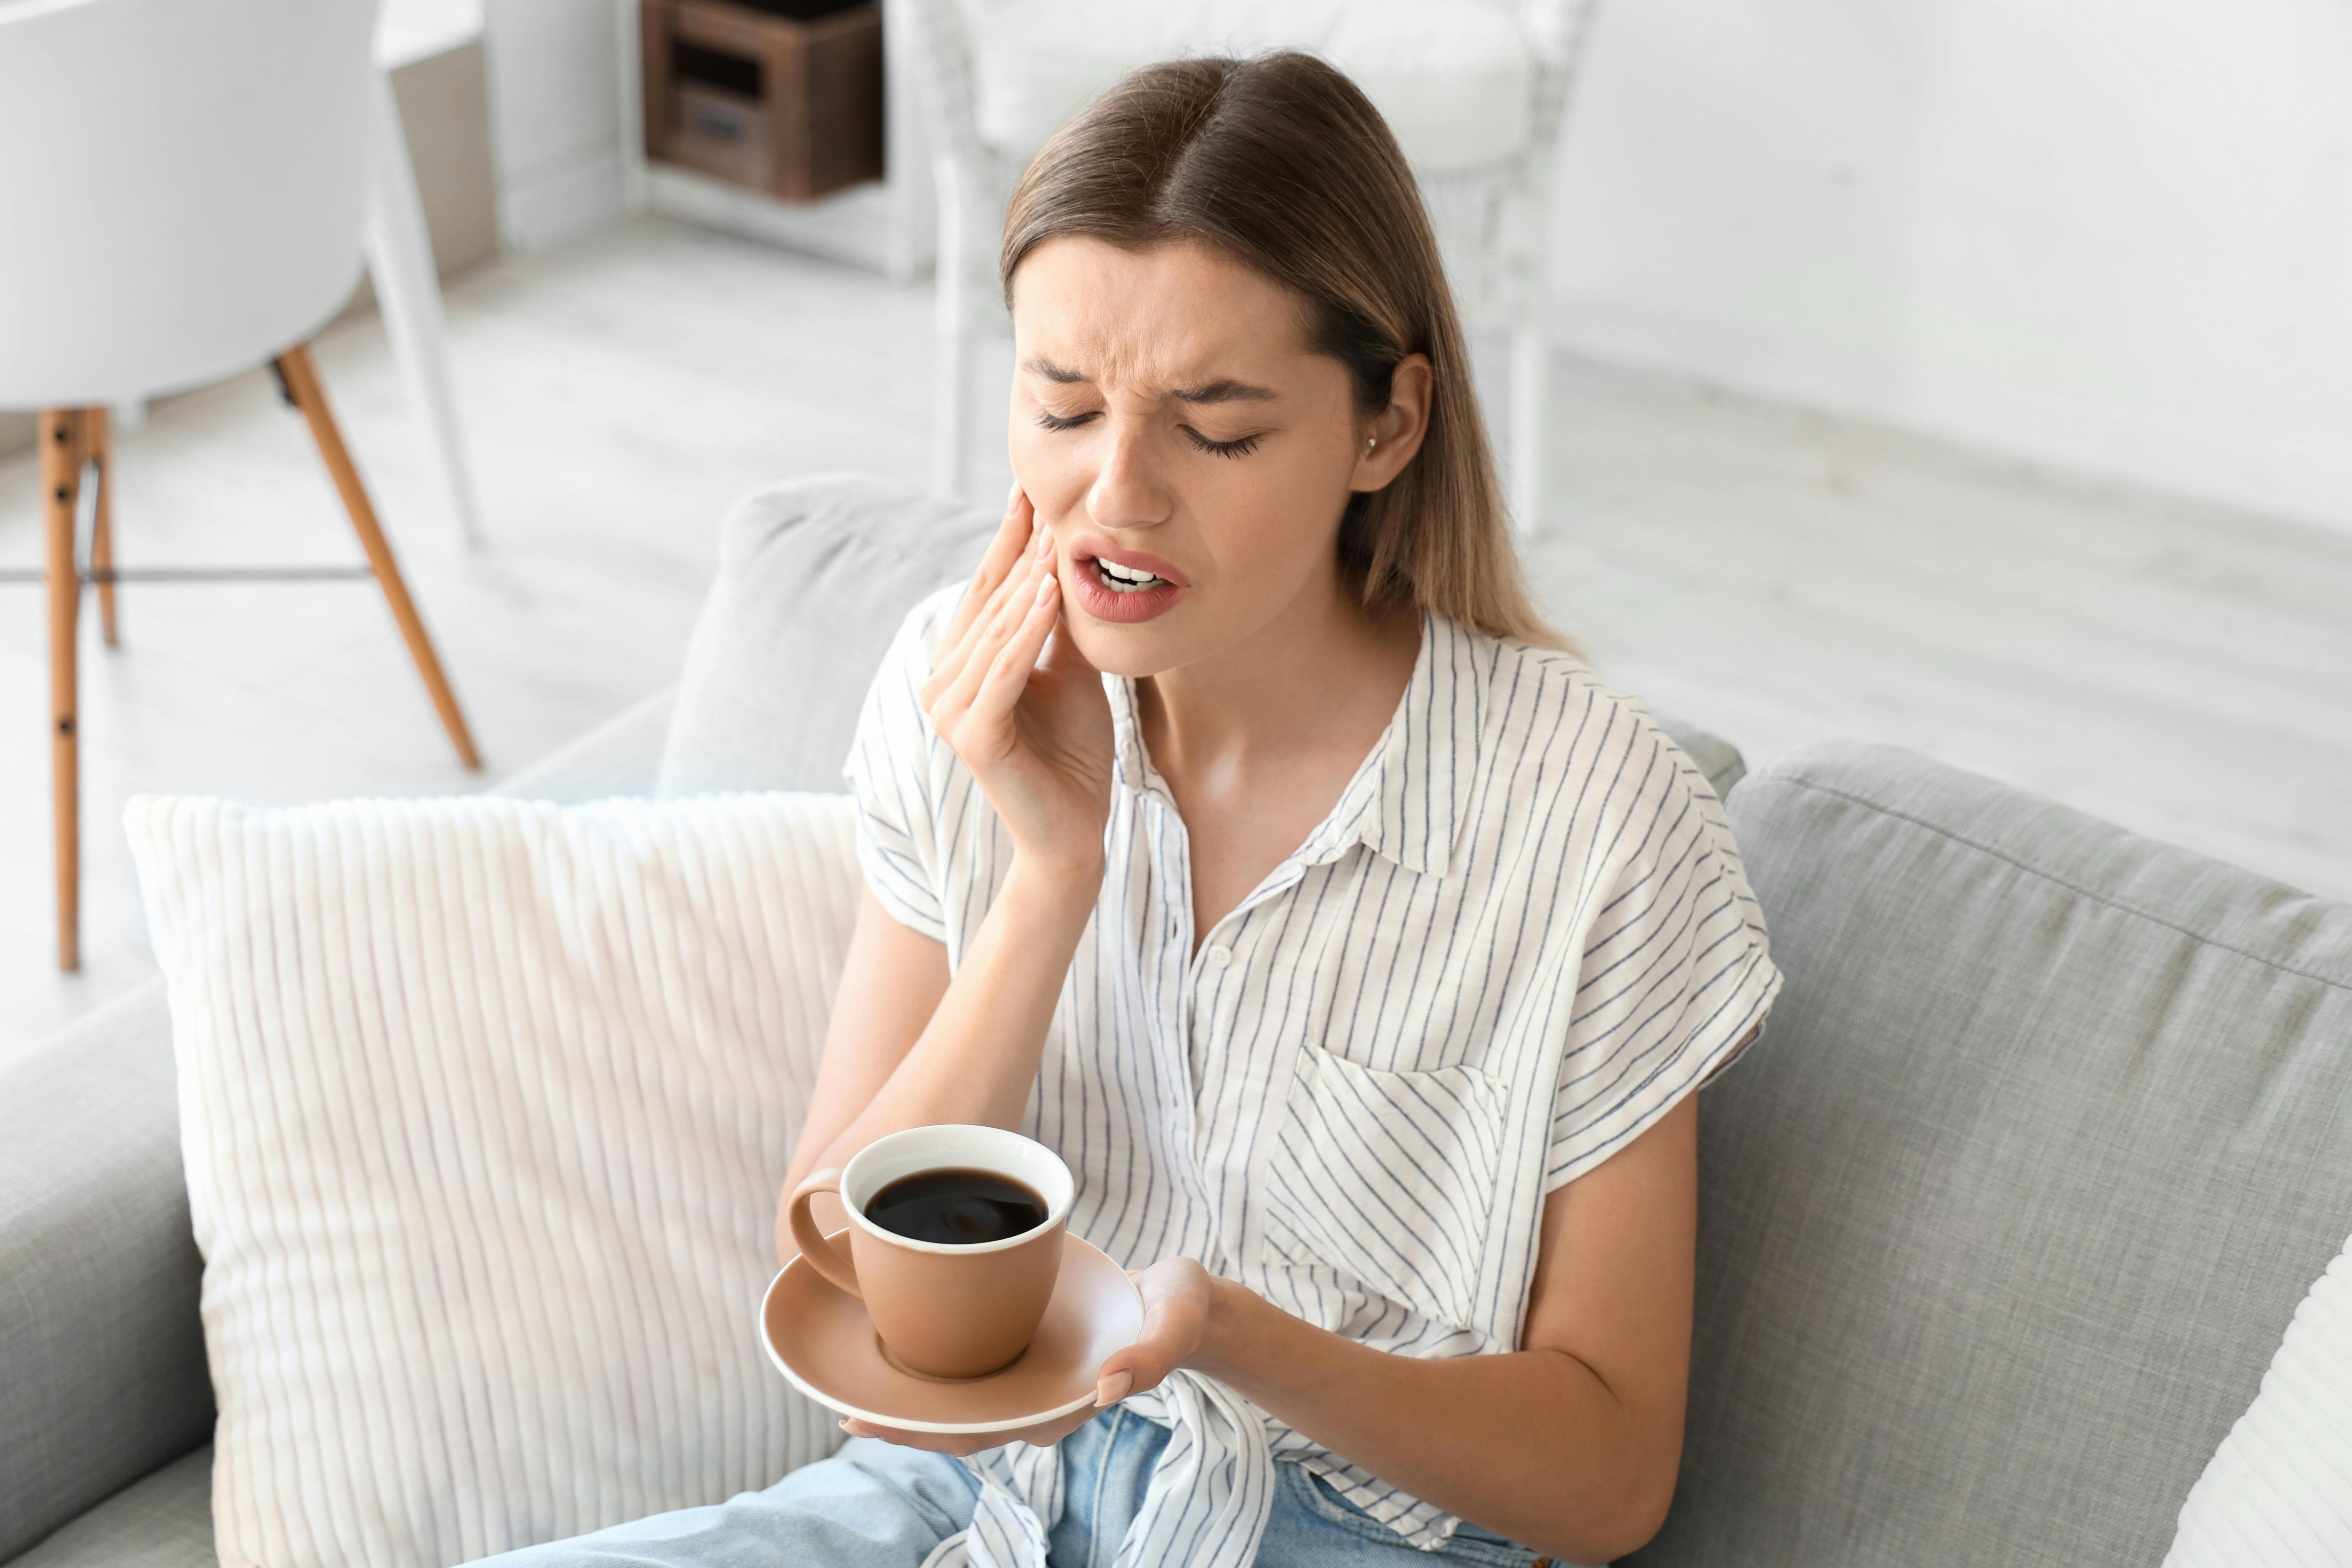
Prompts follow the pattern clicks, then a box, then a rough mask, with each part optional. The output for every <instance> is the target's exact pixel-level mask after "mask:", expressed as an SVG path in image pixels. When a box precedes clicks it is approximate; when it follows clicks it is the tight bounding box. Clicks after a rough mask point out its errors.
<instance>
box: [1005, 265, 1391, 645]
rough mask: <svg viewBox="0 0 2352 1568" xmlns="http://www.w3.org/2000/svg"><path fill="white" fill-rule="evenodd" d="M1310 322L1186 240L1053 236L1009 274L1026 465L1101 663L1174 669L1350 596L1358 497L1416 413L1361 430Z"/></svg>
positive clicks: (1289, 300) (1020, 453)
mask: <svg viewBox="0 0 2352 1568" xmlns="http://www.w3.org/2000/svg"><path fill="white" fill-rule="evenodd" d="M1302 315H1303V309H1302V304H1301V302H1300V300H1298V299H1297V296H1296V295H1293V294H1292V293H1290V292H1289V291H1288V290H1287V289H1284V288H1283V287H1282V286H1281V285H1279V284H1276V283H1275V282H1272V281H1271V280H1269V279H1266V278H1265V277H1264V276H1262V275H1260V274H1259V273H1256V272H1254V271H1252V270H1251V269H1249V268H1246V267H1244V266H1242V265H1241V264H1240V263H1238V262H1235V261H1234V260H1232V259H1230V258H1227V257H1225V256H1224V255H1223V254H1222V253H1221V252H1218V251H1215V250H1213V249H1210V248H1209V247H1205V246H1201V245H1197V244H1191V243H1183V244H1171V245H1166V246H1160V247H1154V248H1152V249H1150V250H1145V251H1127V250H1121V249H1119V248H1118V247H1115V246H1112V245H1108V244H1106V243H1104V242H1102V241H1100V240H1095V239H1083V238H1061V239H1055V240H1050V241H1048V242H1047V243H1045V244H1044V245H1042V246H1040V247H1037V248H1036V249H1035V250H1034V251H1032V252H1030V254H1029V255H1028V256H1027V257H1026V258H1024V260H1023V261H1022V263H1021V267H1020V269H1019V270H1018V271H1017V272H1016V273H1015V274H1014V275H1013V340H1014V349H1015V354H1016V366H1015V369H1014V372H1013V416H1012V455H1013V474H1014V475H1015V477H1016V478H1017V479H1019V480H1020V483H1021V488H1022V489H1023V490H1024V491H1025V492H1026V493H1027V495H1028V497H1029V499H1030V501H1031V503H1032V504H1033V505H1034V506H1035V508H1036V509H1037V519H1038V521H1039V522H1041V523H1042V524H1044V525H1045V527H1046V528H1048V529H1050V530H1051V531H1053V534H1054V541H1055V554H1056V556H1057V557H1058V559H1059V562H1060V571H1059V574H1060V576H1061V579H1062V584H1063V596H1062V602H1063V606H1064V611H1065V614H1066V617H1067V620H1068V624H1069V626H1070V629H1071V632H1072V634H1073V636H1074V637H1075V638H1076V642H1077V646H1078V651H1079V652H1081V653H1083V654H1085V655H1086V657H1087V659H1088V661H1089V662H1091V663H1092V664H1094V665H1095V666H1096V667H1097V668H1100V669H1105V670H1108V671H1111V672H1113V673H1115V674H1119V675H1129V676H1143V675H1156V674H1160V673H1161V672H1163V671H1166V670H1171V669H1175V668H1179V667H1181V666H1183V665H1187V664H1191V663H1192V662H1193V661H1195V660H1197V659H1200V658H1205V657H1208V656H1210V655H1213V654H1216V653H1218V652H1221V651H1223V650H1225V649H1229V648H1233V647H1238V646H1240V645H1242V644H1244V642H1246V641H1247V640H1249V639H1250V638H1251V637H1252V636H1253V635H1254V634H1255V633H1257V632H1258V631H1260V630H1261V629H1262V628H1264V627H1265V626H1267V625H1268V624H1269V623H1271V622H1272V621H1273V620H1274V619H1275V618H1276V617H1277V616H1281V615H1282V614H1283V613H1284V611H1285V610H1286V609H1287V608H1290V607H1291V606H1294V605H1300V604H1301V603H1302V596H1306V601H1305V602H1307V603H1315V604H1316V605H1317V607H1318V608H1321V607H1323V604H1324V603H1328V601H1322V602H1318V601H1316V600H1315V599H1314V598H1313V596H1314V595H1336V594H1338V593H1339V563H1338V541H1339V519H1340V514H1341V512H1342V511H1343V510H1344V509H1345V508H1346V505H1347V501H1348V497H1349V492H1350V491H1351V490H1355V489H1378V488H1380V486H1381V485H1384V484H1386V483H1387V482H1388V480H1389V479H1391V478H1393V477H1394V475H1395V473H1396V471H1397V470H1398V469H1399V468H1402V467H1403V464H1404V461H1405V459H1407V458H1410V457H1411V456H1412V452H1411V450H1410V448H1411V447H1415V446H1417V445H1418V442H1419V435H1420V420H1419V419H1418V417H1415V416H1414V415H1413V411H1412V410H1408V412H1407V414H1406V416H1404V417H1402V419H1400V418H1399V416H1397V415H1396V413H1395V411H1394V410H1391V412H1390V413H1389V414H1387V415H1383V416H1380V417H1377V418H1371V419H1366V418H1363V417H1360V415H1359V413H1358V411H1357V408H1356V405H1355V400H1354V398H1353V396H1352V395H1351V391H1350V388H1349V377H1348V373H1347V371H1346V369H1345V368H1344V367H1343V366H1342V365H1341V364H1340V363H1339V361H1337V360H1335V359H1333V358H1331V357H1329V356H1328V355H1327V354H1319V353H1313V352H1311V351H1310V350H1309V349H1308V348H1307V338H1306V324H1305V322H1304V321H1303V320H1302ZM1417 357H1418V356H1416V358H1417ZM1408 379H1411V378H1409V377H1405V376H1400V377H1399V381H1400V383H1402V382H1404V381H1406V380H1408ZM1407 426H1410V428H1407ZM1384 431H1387V432H1391V433H1392V434H1393V436H1394V437H1395V438H1394V439H1393V440H1392V439H1391V438H1388V437H1384V436H1383V432H1384ZM1368 439H1378V441H1379V444H1378V445H1376V446H1370V447H1368V446H1367V445H1366V443H1367V441H1368ZM1383 447H1385V448H1387V449H1386V450H1383V449H1382V448H1383Z"/></svg>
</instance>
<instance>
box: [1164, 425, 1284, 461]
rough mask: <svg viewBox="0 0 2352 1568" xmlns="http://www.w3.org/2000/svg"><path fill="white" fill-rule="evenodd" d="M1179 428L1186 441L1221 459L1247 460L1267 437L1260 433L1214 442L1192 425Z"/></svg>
mask: <svg viewBox="0 0 2352 1568" xmlns="http://www.w3.org/2000/svg"><path fill="white" fill-rule="evenodd" d="M1177 428H1178V429H1180V430H1181V431H1183V432H1184V437H1185V439H1186V440H1188V441H1190V442H1192V445H1193V446H1194V447H1197V448H1198V449H1199V450H1201V451H1203V452H1207V453H1209V454H1211V455H1212V456H1213V457H1219V458H1246V457H1248V456H1249V455H1250V454H1251V453H1252V452H1255V451H1256V450H1257V444H1258V443H1259V442H1260V441H1261V440H1264V439H1265V432H1264V431H1260V432H1258V434H1256V435H1255V436H1240V437H1235V438H1234V439H1233V440H1231V441H1212V440H1210V439H1209V438H1208V437H1206V436H1203V435H1202V434H1201V433H1200V432H1199V431H1198V430H1195V429H1193V428H1192V426H1190V425H1180V426H1177Z"/></svg>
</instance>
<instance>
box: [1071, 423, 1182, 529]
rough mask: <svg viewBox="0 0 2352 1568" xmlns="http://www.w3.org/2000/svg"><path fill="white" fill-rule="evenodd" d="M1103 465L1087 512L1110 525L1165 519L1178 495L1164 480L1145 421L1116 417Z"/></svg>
mask: <svg viewBox="0 0 2352 1568" xmlns="http://www.w3.org/2000/svg"><path fill="white" fill-rule="evenodd" d="M1108 434H1109V436H1110V439H1109V440H1108V442H1106V443H1105V444H1104V446H1103V448H1102V454H1103V457H1102V467H1101V468H1097V470H1096V471H1095V478H1094V483H1093V484H1092V485H1090V486H1089V487H1087V516H1088V517H1090V518H1092V519H1093V520H1094V521H1095V523H1096V525H1097V527H1101V528H1106V529H1126V528H1149V527H1150V526H1151V525H1152V524H1154V523H1158V522H1165V521H1168V517H1169V514H1170V513H1171V512H1172V511H1173V510H1175V498H1174V497H1173V496H1172V495H1171V494H1170V493H1169V490H1168V488H1167V486H1166V484H1165V483H1164V482H1163V481H1162V479H1161V477H1160V470H1159V466H1158V463H1157V461H1156V459H1155V455H1154V453H1153V451H1152V447H1151V434H1150V430H1149V429H1148V428H1147V427H1145V426H1144V424H1143V422H1142V421H1139V420H1126V419H1113V420H1112V421H1111V428H1110V430H1109V432H1108Z"/></svg>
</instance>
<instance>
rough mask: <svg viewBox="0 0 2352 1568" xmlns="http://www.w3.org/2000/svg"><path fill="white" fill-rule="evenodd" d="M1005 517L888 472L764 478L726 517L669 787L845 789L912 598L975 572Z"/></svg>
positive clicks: (666, 754) (666, 775) (677, 790)
mask: <svg viewBox="0 0 2352 1568" xmlns="http://www.w3.org/2000/svg"><path fill="white" fill-rule="evenodd" d="M998 521H1000V520H999V519H998V518H995V517H992V516H990V515H989V514H988V513H987V512H984V511H982V510H979V509H978V508H976V507H973V506H971V504H969V503H968V502H964V501H960V500H942V499H940V497H937V496H927V495H924V494H922V493H920V492H919V491H917V490H913V489H908V488H907V487H906V486H903V485H898V484H893V483H891V482H890V481H888V480H887V479H865V478H857V477H845V476H830V477H826V478H821V479H799V480H794V481H793V482H791V483H787V484H780V485H772V486H771V487H769V488H768V489H763V490H758V491H754V492H753V493H752V494H751V495H749V496H747V497H745V498H744V499H743V500H742V501H740V503H738V504H737V506H736V508H735V510H734V511H733V512H732V513H731V514H730V516H729V517H728V519H727V521H726V522H725V523H723V524H722V525H720V530H719V576H718V580H717V581H716V582H715V583H713V584H711V589H710V597H709V599H708V600H707V601H706V602H705V603H704V605H703V608H702V616H701V618H700V619H699V620H698V621H697V622H696V623H695V627H694V640H693V641H692V643H691V644H690V645H689V646H688V648H687V655H686V672H685V674H684V675H683V676H682V677H680V679H679V681H678V689H677V711H676V713H675V714H674V715H673V717H672V718H671V720H670V728H669V738H668V740H667V743H666V744H665V745H664V747H663V749H662V763H661V773H660V775H659V778H658V780H657V781H656V784H655V790H654V793H655V794H656V795H700V794H704V793H707V792H712V791H719V790H738V789H797V790H830V791H835V792H838V791H840V790H842V789H843V788H844V787H845V785H844V783H843V780H842V776H841V766H842V763H844V762H845V761H846V760H847V758H848V756H849V742H850V741H851V739H852V737H853V736H855V734H856V731H857V715H858V710H860V709H861V708H863V707H864V706H865V702H866V687H867V686H868V685H870V684H871V683H872V681H873V679H874V671H875V669H876V668H877V666H879V665H880V664H881V662H882V655H883V654H884V653H885V652H886V651H887V650H888V648H889V646H890V639H891V637H893V636H895V635H896V634H897V632H898V624H899V623H900V622H901V621H903V620H905V619H906V618H907V612H908V610H910V609H912V608H914V606H915V605H916V604H917V603H918V602H919V601H920V600H921V599H922V598H923V597H924V595H928V594H929V593H931V592H933V591H934V590H936V589H938V588H940V587H942V586H944V585H946V584H949V583H952V582H956V581H958V580H959V579H961V578H963V577H967V576H969V575H971V571H972V568H973V567H975V566H977V565H978V564H979V563H980V556H981V552H982V551H983V550H985V549H986V548H987V547H988V541H989V537H990V535H991V534H992V532H993V531H995V528H996V524H997V522H998Z"/></svg>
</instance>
